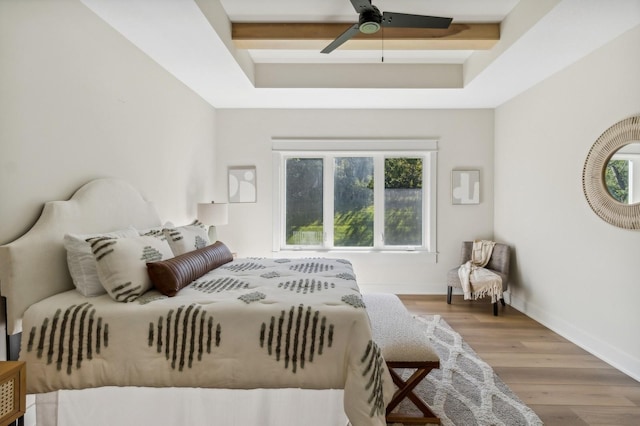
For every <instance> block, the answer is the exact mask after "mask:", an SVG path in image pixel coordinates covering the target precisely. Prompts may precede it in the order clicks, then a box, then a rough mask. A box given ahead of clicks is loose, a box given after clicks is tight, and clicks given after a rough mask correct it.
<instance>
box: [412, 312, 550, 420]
mask: <svg viewBox="0 0 640 426" xmlns="http://www.w3.org/2000/svg"><path fill="white" fill-rule="evenodd" d="M416 318H417V319H418V320H419V321H420V322H422V323H423V324H424V325H425V338H426V339H428V340H429V341H430V342H431V345H432V346H433V349H434V350H435V351H436V352H437V354H438V355H439V356H440V368H439V369H436V370H432V371H431V372H430V373H429V375H428V376H427V377H426V378H425V379H424V380H423V381H422V383H420V384H419V385H418V386H417V388H416V394H417V395H419V396H420V397H421V398H422V399H423V400H424V401H425V402H426V403H427V405H428V406H429V407H430V408H431V410H432V411H433V412H434V414H435V415H436V416H438V417H439V418H440V421H441V422H442V424H443V425H454V426H474V425H475V426H489V425H492V426H493V425H504V426H534V425H535V426H538V425H542V424H543V423H542V421H541V420H540V418H539V417H538V416H537V415H536V414H535V413H534V412H533V410H531V409H530V408H529V407H527V406H526V405H525V404H524V403H523V402H522V401H521V400H520V399H519V398H518V397H517V396H516V395H515V394H514V393H513V391H511V389H509V387H508V386H507V385H506V384H504V382H503V381H502V380H500V378H499V377H498V376H497V375H496V374H495V373H494V371H493V369H492V368H491V367H490V366H489V364H487V363H486V362H484V361H483V360H482V359H480V357H479V356H478V355H477V354H476V353H475V352H474V351H473V349H471V347H470V346H469V345H468V344H466V343H465V342H464V341H463V340H462V337H461V336H460V334H458V333H456V332H455V331H454V330H453V329H452V328H451V327H450V326H449V324H447V323H446V322H445V321H444V320H443V319H442V318H441V317H440V315H434V316H426V315H425V316H419V317H416ZM412 372H413V370H407V371H404V372H403V376H404V378H405V379H406V378H408V377H409V375H410V374H411V373H412ZM399 409H400V410H401V411H402V412H403V413H407V412H410V413H416V414H417V413H419V412H418V410H417V409H416V408H415V406H413V404H412V403H411V402H403V403H402V404H401V405H400V407H399Z"/></svg>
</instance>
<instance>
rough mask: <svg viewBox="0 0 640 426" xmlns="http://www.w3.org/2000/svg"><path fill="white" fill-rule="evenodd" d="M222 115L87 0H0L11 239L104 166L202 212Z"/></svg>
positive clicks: (166, 200)
mask: <svg viewBox="0 0 640 426" xmlns="http://www.w3.org/2000/svg"><path fill="white" fill-rule="evenodd" d="M214 125H215V110H214V109H213V108H212V107H211V106H210V105H209V104H207V103H206V102H204V101H203V100H202V99H201V98H200V97H198V96H197V95H195V94H194V93H193V92H192V91H191V90H189V89H187V88H186V87H185V86H184V85H182V84H181V83H180V82H178V81H177V80H176V79H175V78H174V77H173V76H171V75H170V74H168V73H167V72H166V71H164V70H163V69H162V68H160V67H159V66H158V65H157V64H156V63H155V62H153V61H152V60H151V59H149V58H148V57H147V56H146V55H145V54H143V53H141V52H140V51H139V50H138V49H137V48H135V47H134V46H133V45H131V43H129V42H128V41H126V40H125V39H124V38H123V37H122V36H120V35H119V34H118V33H116V31H114V30H113V29H111V28H110V27H109V26H108V25H107V24H105V23H104V22H103V21H102V20H100V19H99V18H98V17H97V16H96V15H95V14H93V13H92V12H91V11H90V10H89V9H87V8H86V7H85V6H83V5H82V4H81V3H80V2H79V1H73V0H56V1H46V0H41V1H38V0H30V1H21V0H1V1H0V224H2V225H0V244H4V243H7V242H9V241H12V240H13V239H15V238H17V237H18V236H20V235H22V234H23V233H24V232H25V231H26V230H27V229H28V228H29V227H30V226H31V225H32V224H33V223H34V222H35V220H36V219H37V217H38V215H39V214H40V211H41V210H42V206H43V203H44V202H46V201H49V200H59V199H60V200H64V199H68V198H69V196H70V195H71V194H72V193H73V192H74V191H75V190H76V189H77V188H78V187H80V186H81V185H82V184H84V183H86V182H87V181H89V180H91V179H94V178H97V177H105V176H111V177H117V178H122V179H124V180H126V181H128V182H130V183H131V184H132V185H133V186H134V187H136V188H138V189H139V190H140V191H141V192H142V193H143V195H144V196H145V197H146V198H147V199H150V200H153V201H154V202H156V205H157V207H158V211H159V213H160V217H161V218H163V219H166V220H172V221H174V222H175V223H177V224H181V223H186V222H187V221H188V220H192V219H193V218H194V217H195V212H196V203H197V202H200V201H205V200H208V199H210V198H211V197H212V195H213V194H212V191H213V186H214V184H213V178H214V174H215V162H214V149H215V146H214V136H215V133H214ZM0 309H2V308H1V307H0ZM1 317H2V318H4V315H3V314H2V315H1ZM0 325H1V324H0ZM0 334H1V333H0ZM2 346H4V339H0V357H1V354H2V353H3V352H4V350H3V348H2Z"/></svg>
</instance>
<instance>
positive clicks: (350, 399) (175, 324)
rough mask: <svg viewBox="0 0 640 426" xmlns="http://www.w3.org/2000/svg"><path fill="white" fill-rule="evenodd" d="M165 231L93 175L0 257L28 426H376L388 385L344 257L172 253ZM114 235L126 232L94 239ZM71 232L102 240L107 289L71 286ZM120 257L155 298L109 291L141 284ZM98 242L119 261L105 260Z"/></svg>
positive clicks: (114, 185) (132, 197)
mask: <svg viewBox="0 0 640 426" xmlns="http://www.w3.org/2000/svg"><path fill="white" fill-rule="evenodd" d="M163 228H164V229H167V225H166V224H163V223H162V222H161V220H160V218H159V217H158V215H157V213H156V211H155V208H154V207H153V204H152V203H150V202H148V201H146V200H144V199H143V197H142V196H141V195H140V194H139V193H138V191H136V190H135V189H134V188H133V187H131V186H130V185H129V184H128V183H126V182H124V181H121V180H118V179H98V180H94V181H91V182H89V183H88V184H86V185H84V186H83V187H82V188H80V189H79V190H78V191H77V192H76V193H75V194H74V195H73V196H72V197H71V199H70V200H68V201H55V202H48V203H46V204H45V207H44V209H43V212H42V215H41V217H40V218H39V219H38V221H37V222H36V224H35V225H34V226H33V227H32V229H31V230H29V231H28V232H27V233H26V234H25V235H24V236H22V237H21V238H19V239H18V240H16V241H14V242H12V243H10V244H7V245H5V246H1V247H0V271H1V272H0V273H1V275H0V291H1V293H2V296H3V297H4V298H5V299H6V316H7V318H6V320H7V333H8V334H9V335H10V339H9V341H10V342H12V345H13V346H15V344H16V343H17V342H21V343H20V346H21V348H20V352H19V353H20V359H22V360H25V361H26V362H27V391H28V392H29V393H32V394H36V395H37V400H38V425H41V424H43V422H42V421H43V420H44V419H45V418H46V419H48V420H51V422H50V424H61V425H62V424H64V425H73V424H83V422H86V418H84V419H83V418H82V415H86V416H89V417H88V418H90V419H93V420H94V424H98V423H95V419H97V418H101V419H102V418H103V416H106V418H105V419H104V421H105V423H104V424H113V423H114V422H117V423H122V424H127V423H129V424H140V422H139V418H141V417H140V416H142V418H145V419H146V421H145V423H147V422H148V421H149V419H154V420H153V424H175V423H176V419H172V418H171V416H172V415H179V416H181V417H180V418H178V419H177V421H180V422H184V421H185V417H184V416H187V417H186V418H187V419H190V420H191V423H192V424H202V423H203V422H206V419H209V420H211V419H215V420H217V421H222V423H216V424H234V423H235V424H302V422H301V421H300V419H301V418H304V419H305V420H304V423H305V424H312V423H311V422H312V421H314V419H315V421H318V422H319V423H318V424H324V425H333V424H335V425H338V424H344V423H345V414H346V418H348V420H349V422H350V423H351V424H352V425H354V426H359V425H384V424H386V422H385V407H386V404H387V403H388V401H389V400H390V398H391V396H392V395H393V391H394V388H393V384H392V381H391V378H390V376H389V372H388V371H387V369H386V365H385V363H384V360H383V359H382V356H381V355H380V352H379V349H378V348H377V346H376V344H375V343H374V342H373V340H372V337H371V329H370V325H369V320H368V316H367V313H366V309H365V307H364V304H363V302H362V298H361V295H360V292H359V289H358V286H357V282H356V277H355V275H354V273H353V269H352V267H351V264H350V263H349V262H348V261H345V260H342V259H331V258H313V259H312V258H308V259H285V258H282V259H257V258H249V259H245V258H241V259H235V258H233V257H232V256H231V254H230V252H229V250H228V248H226V246H225V245H224V244H223V243H220V242H218V243H216V244H202V245H201V246H198V245H196V247H195V248H194V249H193V250H191V249H188V250H185V249H183V253H180V252H178V253H176V251H175V247H174V246H173V244H171V241H173V240H172V239H171V237H170V235H171V234H167V231H166V230H165V231H164V232H163V231H161V230H162V229H163ZM172 229H174V228H172ZM118 230H120V231H122V230H125V231H124V232H125V233H131V232H134V231H135V236H120V235H115V236H114V235H108V234H107V235H108V236H107V237H105V236H104V234H105V233H108V232H113V231H118ZM158 230H160V231H158ZM185 230H186V228H185ZM157 232H160V233H161V235H160V237H159V238H155V237H158V236H157V235H154V233H157ZM185 232H186V231H185ZM68 234H81V235H88V234H102V235H101V236H100V238H99V239H98V238H96V241H98V240H99V241H100V244H102V245H99V244H98V243H97V242H96V243H94V240H91V241H90V242H91V244H92V247H93V248H92V250H93V252H92V254H93V256H94V258H95V259H96V260H97V261H96V263H97V264H98V270H99V272H100V278H101V279H103V281H104V280H106V281H105V282H106V283H107V285H106V288H107V293H105V294H101V295H95V296H86V295H83V294H81V293H80V291H79V290H76V289H75V288H74V281H73V280H72V279H71V276H70V273H69V269H70V267H71V261H69V262H68V261H67V250H66V249H65V245H64V244H63V241H64V238H65V235H68ZM127 235H129V234H127ZM162 235H164V237H165V238H164V239H165V240H168V241H164V240H163V238H162ZM89 240H90V239H87V241H89ZM184 240H186V238H185V239H184ZM184 240H183V239H182V237H180V238H176V239H175V241H174V242H175V244H182V243H183V242H184ZM196 242H198V240H197V239H196ZM131 246H135V248H138V249H139V248H141V247H142V246H144V254H143V256H142V257H140V258H139V259H137V260H136V261H143V262H144V263H145V264H147V262H148V264H147V266H148V270H144V274H145V275H146V276H149V275H151V276H153V279H154V283H155V284H156V285H155V286H154V287H153V288H150V289H149V288H145V287H144V286H142V288H140V286H138V287H135V286H133V285H132V286H131V287H129V288H126V289H123V288H121V287H118V286H115V285H113V286H110V284H109V281H108V280H109V279H110V278H109V277H117V278H118V279H119V280H120V281H119V282H122V281H125V280H126V279H128V282H127V284H129V283H131V282H133V283H136V282H137V281H136V280H137V279H138V278H139V277H138V276H137V275H136V274H140V270H139V268H138V266H132V265H129V264H127V263H126V262H128V261H129V260H131V259H132V257H131V256H130V251H128V250H130V247H131ZM167 246H168V247H169V251H167ZM96 247H103V249H104V247H107V248H108V250H107V251H108V253H109V254H108V255H106V256H105V257H104V259H113V258H116V259H119V260H117V261H116V260H109V261H108V262H107V261H103V258H102V257H101V253H100V252H99V250H100V249H97V248H96ZM122 247H124V248H122ZM171 250H173V253H171ZM147 255H149V256H150V257H148V256H147ZM117 256H120V257H119V258H118V257H117ZM122 259H124V260H122ZM185 259H186V260H185ZM194 259H195V260H194ZM101 262H102V263H101ZM122 262H125V263H122ZM104 264H108V266H101V265H104ZM122 265H126V267H124V266H122ZM136 265H137V263H136ZM176 265H177V266H176ZM194 265H195V266H194ZM152 266H153V268H152ZM136 268H138V269H136ZM203 268H204V269H203ZM167 270H169V271H170V272H171V271H173V274H169V275H170V276H171V279H169V280H168V283H169V284H168V285H165V284H166V282H165V281H166V280H165V277H164V275H162V274H163V273H164V272H166V271H167ZM203 270H206V271H208V272H206V273H204V274H201V272H202V271H203ZM105 271H107V272H108V273H111V275H108V274H107V272H105ZM130 271H134V272H130ZM154 271H155V272H154ZM163 271H164V272H163ZM185 271H186V272H185ZM123 274H124V278H123ZM132 274H133V275H132ZM147 274H149V275H147ZM153 274H156V275H153ZM181 274H182V275H181ZM190 274H191V275H190ZM105 277H107V278H105ZM176 277H178V278H176ZM194 277H195V279H192V278H194ZM74 279H75V275H74ZM141 279H142V278H141ZM176 280H177V281H178V283H176ZM160 283H161V284H160ZM134 287H135V288H134ZM19 336H21V337H19ZM10 352H11V353H12V354H13V356H14V357H15V354H16V353H17V350H16V349H15V347H13V348H10ZM337 399H342V401H341V402H339V401H338V402H337ZM165 400H166V401H168V403H167V404H162V403H161V401H165ZM104 401H108V404H105V402H104ZM194 401H195V402H194ZM159 402H160V403H159ZM91 404H93V406H92V405H91ZM105 407H106V408H105ZM116 407H117V409H114V408H116ZM127 407H129V408H127ZM168 407H170V408H168ZM186 407H190V408H189V409H188V410H187V409H186ZM105 409H106V413H102V412H101V411H100V410H105ZM100 413H102V414H100ZM313 413H315V414H313ZM223 414H224V416H226V417H224V418H225V420H221V418H222V417H221V416H223ZM287 416H288V417H287ZM127 419H128V420H131V421H130V422H127V421H126V420H127ZM258 419H259V420H258Z"/></svg>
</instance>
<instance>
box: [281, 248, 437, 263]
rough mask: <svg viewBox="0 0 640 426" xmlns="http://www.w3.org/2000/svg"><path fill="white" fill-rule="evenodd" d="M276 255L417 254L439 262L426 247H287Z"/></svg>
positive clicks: (430, 260) (368, 255) (355, 255)
mask: <svg viewBox="0 0 640 426" xmlns="http://www.w3.org/2000/svg"><path fill="white" fill-rule="evenodd" d="M273 253H274V255H275V256H287V257H313V256H333V257H336V256H337V257H345V258H347V259H349V258H357V259H370V258H376V257H380V256H384V257H386V258H390V257H401V258H407V257H409V256H416V257H419V258H420V262H427V263H437V260H438V253H437V252H430V251H428V250H425V249H414V250H412V249H407V250H389V249H378V250H376V249H368V250H362V249H320V248H318V249H308V248H305V249H296V248H286V249H281V250H275V251H274V252H273Z"/></svg>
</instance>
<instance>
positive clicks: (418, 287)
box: [358, 282, 447, 294]
mask: <svg viewBox="0 0 640 426" xmlns="http://www.w3.org/2000/svg"><path fill="white" fill-rule="evenodd" d="M358 287H360V290H361V291H362V292H363V293H394V294H446V292H447V285H446V284H444V283H443V284H431V285H429V284H424V283H397V284H393V285H390V284H367V283H361V282H358Z"/></svg>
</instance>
